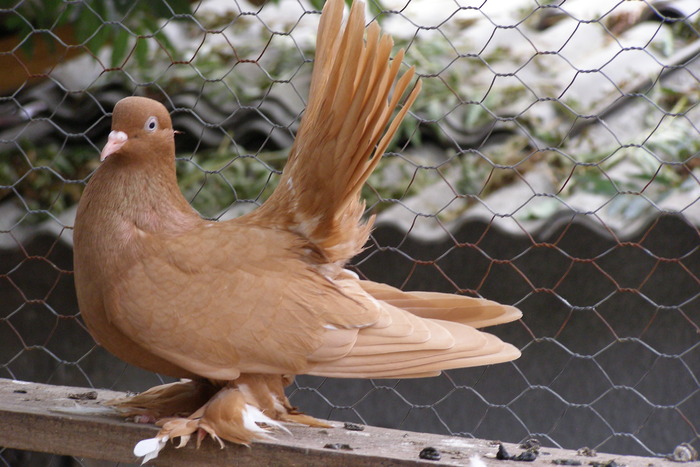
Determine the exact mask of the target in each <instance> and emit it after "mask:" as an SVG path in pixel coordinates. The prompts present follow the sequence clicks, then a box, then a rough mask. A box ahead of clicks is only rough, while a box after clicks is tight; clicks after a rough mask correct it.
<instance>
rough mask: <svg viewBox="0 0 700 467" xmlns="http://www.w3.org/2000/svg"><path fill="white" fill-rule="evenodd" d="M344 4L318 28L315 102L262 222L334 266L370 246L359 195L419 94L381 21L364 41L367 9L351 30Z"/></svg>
mask: <svg viewBox="0 0 700 467" xmlns="http://www.w3.org/2000/svg"><path fill="white" fill-rule="evenodd" d="M342 16H343V2H340V1H337V2H336V1H329V2H326V5H325V6H324V9H323V14H322V15H321V21H320V24H319V29H318V39H317V44H316V48H317V52H316V59H315V63H314V70H313V74H312V79H311V89H310V92H309V102H308V105H307V107H306V111H305V113H304V116H303V118H302V122H301V126H300V128H299V132H298V134H297V137H296V140H295V143H294V146H293V147H292V150H291V152H290V155H289V159H288V161H287V165H286V167H285V169H284V172H283V174H282V177H281V180H280V184H279V186H278V187H277V189H276V190H275V192H274V193H273V194H272V196H271V197H270V199H269V200H268V201H267V202H266V203H265V204H264V205H263V206H261V208H260V209H258V210H256V211H254V213H252V214H250V216H251V218H254V220H255V221H256V222H264V223H266V224H271V223H272V224H275V225H279V226H283V227H285V228H289V229H292V230H295V231H296V232H297V233H299V234H301V235H303V236H304V237H306V238H307V239H308V240H309V241H311V243H313V244H314V245H315V246H316V247H317V248H318V249H319V251H321V253H322V254H323V255H324V256H325V259H326V260H327V261H328V262H331V263H344V262H346V261H347V260H349V259H350V258H351V257H352V256H354V255H355V254H357V253H358V252H359V251H360V250H361V248H362V246H363V245H364V244H365V242H366V241H367V237H368V236H369V231H370V228H371V223H372V222H371V220H370V221H369V222H366V223H362V222H361V216H362V214H363V212H364V203H363V202H361V201H360V199H359V193H360V189H361V188H362V185H363V184H364V183H365V181H366V180H367V178H368V177H369V175H370V174H371V173H372V171H373V170H374V168H375V167H376V166H377V163H378V162H379V160H380V158H381V155H382V154H383V153H384V151H385V150H386V148H387V146H388V145H389V142H390V141H391V139H392V137H393V136H394V134H395V133H396V130H397V129H398V127H399V124H400V123H401V121H402V120H403V118H404V116H405V115H406V112H408V109H409V107H410V106H411V104H412V103H413V102H414V100H415V99H416V97H417V95H418V92H419V90H420V82H417V83H416V85H415V86H414V87H413V90H412V91H411V92H410V94H409V95H408V97H407V98H406V101H405V103H404V104H403V106H402V107H401V108H400V109H399V111H398V112H397V114H396V116H394V117H393V120H392V115H393V113H394V110H395V109H396V108H398V107H399V103H400V100H401V96H402V95H403V94H404V93H405V92H406V91H407V90H408V89H409V87H410V83H411V80H412V78H413V75H414V70H413V68H410V69H409V70H408V71H406V73H404V74H403V76H401V77H400V78H398V79H397V77H398V75H399V69H400V68H401V61H402V59H403V50H401V51H399V52H398V53H397V55H396V56H395V57H394V59H393V60H391V58H390V54H391V49H392V46H393V40H392V39H391V37H389V36H387V35H383V34H381V32H380V29H379V25H378V24H377V23H376V22H373V23H371V24H370V25H369V26H368V27H367V30H366V31H367V37H366V40H365V39H364V33H365V19H364V3H362V2H358V1H356V2H354V3H353V5H352V8H351V11H350V16H349V18H348V21H347V24H346V25H345V28H343V27H342Z"/></svg>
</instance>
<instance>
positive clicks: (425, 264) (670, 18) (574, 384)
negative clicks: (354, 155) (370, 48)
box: [0, 0, 700, 466]
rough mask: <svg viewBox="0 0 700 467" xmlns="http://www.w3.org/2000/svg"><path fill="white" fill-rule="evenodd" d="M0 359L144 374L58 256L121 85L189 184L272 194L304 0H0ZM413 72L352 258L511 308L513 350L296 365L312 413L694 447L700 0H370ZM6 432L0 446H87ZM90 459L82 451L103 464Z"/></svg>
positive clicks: (371, 14) (225, 201)
mask: <svg viewBox="0 0 700 467" xmlns="http://www.w3.org/2000/svg"><path fill="white" fill-rule="evenodd" d="M0 6H1V8H0V70H2V72H1V73H0V377H3V378H12V379H21V380H28V381H36V382H42V383H50V384H58V385H74V386H84V387H96V388H110V389H117V390H130V391H140V390H143V389H146V388H148V387H150V386H152V385H155V384H159V383H161V382H163V381H166V379H164V378H162V377H160V376H158V375H154V374H151V373H148V372H145V371H142V370H139V369H137V368H134V367H130V366H128V365H126V364H124V363H122V362H121V361H119V360H117V359H116V358H114V357H112V356H111V355H109V354H108V353H107V352H106V351H104V350H103V349H102V348H100V347H99V346H97V345H96V344H95V343H94V341H93V340H92V338H91V337H90V335H89V333H88V332H87V330H86V328H85V326H84V324H83V323H82V321H81V318H80V313H79V311H78V307H77V303H76V298H75V291H74V287H73V276H72V226H73V222H74V216H75V210H76V204H77V202H78V200H79V199H80V194H81V192H82V190H83V188H84V187H85V184H86V183H87V181H88V180H89V178H90V175H91V173H92V172H93V171H94V170H95V168H96V167H97V165H98V163H99V162H98V159H99V157H98V156H99V151H100V149H101V147H102V146H103V145H104V143H105V142H106V139H107V134H108V132H109V128H110V112H111V110H112V108H113V106H114V104H115V103H116V102H117V101H118V100H119V99H121V98H122V97H125V96H129V95H143V96H148V97H151V98H154V99H157V100H159V101H161V102H163V103H164V104H165V105H166V106H167V107H168V109H169V110H171V113H172V117H173V121H174V126H175V128H176V129H178V130H180V131H182V132H183V134H181V135H178V136H177V151H178V153H177V169H178V176H179V181H180V185H181V189H182V191H183V193H184V194H185V197H186V198H187V199H188V200H190V202H191V203H192V205H193V206H194V207H195V208H196V209H197V210H198V211H199V212H200V213H201V215H202V216H203V217H206V218H210V219H216V220H225V219H230V218H233V217H236V216H239V215H241V214H243V213H245V212H248V211H249V210H251V209H255V207H257V206H258V205H260V204H261V203H262V202H263V201H264V200H265V199H266V198H267V197H268V196H269V194H270V193H271V192H272V190H273V189H274V187H275V186H276V183H277V181H278V179H279V175H280V171H281V169H282V168H283V166H284V162H285V159H286V156H287V153H288V150H289V148H290V146H291V144H292V142H293V139H294V134H295V131H296V129H297V128H298V125H299V122H300V118H301V116H302V114H303V111H304V106H305V102H306V101H307V97H308V96H307V93H308V85H309V78H310V73H311V70H312V66H313V58H314V48H315V47H314V43H315V34H316V27H317V25H318V20H319V12H320V8H322V6H323V1H322V0H276V1H275V0H269V1H267V2H265V1H264V0H262V1H253V0H248V1H244V0H238V1H225V0H202V1H193V2H190V1H187V0H156V1H123V0H92V1H90V0H86V1H59V0H43V1H40V0H24V1H20V0H1V1H0ZM367 12H368V20H373V21H378V22H379V23H380V24H381V26H382V28H383V29H384V30H385V31H386V32H388V33H390V34H391V35H392V36H393V37H394V39H395V42H396V49H395V50H398V48H399V47H403V48H405V49H406V56H405V58H404V66H405V67H406V68H407V67H408V66H415V67H416V69H417V72H418V74H419V76H420V77H421V79H422V80H423V91H422V93H421V95H420V96H419V98H418V101H417V102H416V104H415V105H414V106H413V108H412V110H411V112H410V114H409V115H408V116H407V118H406V120H405V121H404V123H403V124H402V126H401V128H400V131H399V135H398V137H397V138H395V141H394V142H393V144H392V146H391V147H390V148H389V150H388V152H387V153H386V154H385V155H384V158H383V161H382V162H381V163H380V165H379V168H378V169H377V171H376V172H375V173H374V174H373V175H372V176H371V177H370V180H369V183H368V185H367V186H366V187H365V189H364V191H363V195H364V197H365V198H366V199H367V207H368V209H367V211H368V214H369V213H375V214H378V220H377V227H376V229H375V231H374V233H373V235H372V238H371V240H370V242H369V244H368V245H367V249H366V251H365V252H363V253H362V254H361V255H360V256H359V257H357V258H355V259H354V260H353V264H352V268H353V269H354V270H355V271H357V273H358V274H360V276H362V277H365V278H368V279H372V280H375V281H383V282H387V283H389V284H392V285H394V286H398V287H401V288H403V289H405V290H434V291H442V292H453V293H459V294H466V295H475V296H482V297H485V298H488V299H492V300H497V301H500V302H503V303H507V304H512V305H515V306H517V307H519V308H520V309H521V310H522V311H523V315H524V316H523V319H522V320H521V321H519V322H516V323H511V324H508V325H504V326H500V327H497V328H494V329H493V332H494V333H495V334H497V335H499V336H500V337H501V338H503V339H504V340H507V341H508V342H511V343H513V344H514V345H516V346H517V347H519V348H520V349H521V350H522V352H523V356H522V357H521V358H520V359H519V360H517V361H515V362H512V363H507V364H502V365H497V366H493V367H486V368H474V369H466V370H456V371H449V372H446V373H444V374H443V375H442V376H440V377H436V378H431V379H423V380H404V381H396V380H349V381H348V380H337V379H324V378H316V377H307V376H301V377H298V378H297V380H296V382H295V383H294V384H293V385H292V386H290V387H289V388H288V394H289V395H290V399H291V401H292V403H293V404H295V405H298V406H299V407H300V408H301V409H302V410H304V411H305V412H307V413H309V414H311V415H314V416H317V417H321V418H329V419H332V420H342V421H349V422H359V423H366V424H372V425H377V426H384V427H390V428H400V429H407V430H414V431H424V432H433V433H443V434H454V435H461V436H466V437H478V438H485V439H498V440H501V441H508V442H520V441H523V440H525V439H528V438H531V437H535V438H537V439H539V440H540V442H541V443H542V445H544V446H556V447H564V448H571V449H579V448H582V447H590V448H593V449H596V450H599V451H605V452H613V453H619V454H636V455H651V456H667V455H671V453H672V452H673V451H674V449H675V448H676V447H677V446H679V445H681V444H683V443H686V445H685V447H686V448H690V449H693V448H694V449H697V448H700V345H699V342H700V334H699V332H700V279H699V277H700V230H699V226H700V202H698V200H699V198H700V157H699V151H700V106H699V104H698V102H699V100H700V59H699V56H700V5H698V3H697V1H696V0H692V1H691V0H678V1H653V0H626V1H625V0H621V1H615V0H604V1H603V0H565V1H561V0H555V1H553V2H551V3H547V4H544V3H538V2H536V1H534V0H500V1H496V0H486V1H483V0H481V1H470V0H381V1H377V0H368V6H367ZM91 462H92V461H89V460H82V459H77V458H63V457H59V456H51V455H46V454H38V453H29V452H21V451H15V450H9V449H4V450H3V449H2V448H0V465H10V466H19V465H55V466H59V465H60V466H69V465H96V464H93V463H91ZM100 465H102V464H100Z"/></svg>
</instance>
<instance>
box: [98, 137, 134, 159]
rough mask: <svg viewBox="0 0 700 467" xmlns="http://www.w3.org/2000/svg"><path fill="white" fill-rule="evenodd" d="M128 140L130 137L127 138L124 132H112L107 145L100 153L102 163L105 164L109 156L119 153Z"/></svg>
mask: <svg viewBox="0 0 700 467" xmlns="http://www.w3.org/2000/svg"><path fill="white" fill-rule="evenodd" d="M128 139H129V137H128V136H126V133H124V132H123V131H116V130H112V131H111V132H110V133H109V137H108V138H107V144H105V147H104V148H102V152H101V153H100V162H103V161H104V160H105V159H107V158H108V157H109V156H111V155H112V154H114V153H115V152H117V151H119V150H120V149H121V147H122V146H124V143H126V141H127V140H128Z"/></svg>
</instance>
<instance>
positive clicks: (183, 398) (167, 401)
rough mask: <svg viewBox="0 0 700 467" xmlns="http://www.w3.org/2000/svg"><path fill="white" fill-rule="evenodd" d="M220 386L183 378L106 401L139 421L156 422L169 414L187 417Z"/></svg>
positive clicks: (125, 414) (204, 402) (169, 415)
mask: <svg viewBox="0 0 700 467" xmlns="http://www.w3.org/2000/svg"><path fill="white" fill-rule="evenodd" d="M219 389H221V385H220V384H218V385H217V384H216V383H214V382H211V381H207V380H188V379H183V380H181V381H179V382H177V383H169V384H162V385H160V386H154V387H152V388H151V389H149V390H147V391H144V392H142V393H139V394H136V395H134V396H127V397H123V398H119V399H112V400H109V401H107V402H105V404H106V405H111V406H113V407H115V408H116V409H117V410H118V411H119V412H120V413H122V414H123V415H124V416H126V417H133V418H134V421H136V422H137V423H155V422H156V421H158V420H160V419H163V418H166V417H188V416H189V415H191V414H192V413H194V412H195V411H196V410H197V409H199V408H200V407H202V406H203V405H204V404H206V402H207V401H208V400H210V399H211V398H212V397H213V396H214V394H216V393H217V391H219Z"/></svg>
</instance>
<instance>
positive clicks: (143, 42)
mask: <svg viewBox="0 0 700 467" xmlns="http://www.w3.org/2000/svg"><path fill="white" fill-rule="evenodd" d="M135 54H136V63H137V64H138V65H139V66H140V67H142V68H146V67H147V66H148V38H146V37H139V38H138V39H136V50H135Z"/></svg>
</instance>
